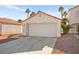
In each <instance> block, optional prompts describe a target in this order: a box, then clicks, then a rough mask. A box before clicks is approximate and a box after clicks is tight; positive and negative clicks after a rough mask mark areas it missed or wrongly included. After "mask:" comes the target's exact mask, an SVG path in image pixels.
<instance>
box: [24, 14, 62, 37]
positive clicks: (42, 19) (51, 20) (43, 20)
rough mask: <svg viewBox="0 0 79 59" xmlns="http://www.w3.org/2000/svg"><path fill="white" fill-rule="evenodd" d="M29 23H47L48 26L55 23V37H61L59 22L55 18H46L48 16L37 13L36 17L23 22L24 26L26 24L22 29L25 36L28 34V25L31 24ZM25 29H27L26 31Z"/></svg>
mask: <svg viewBox="0 0 79 59" xmlns="http://www.w3.org/2000/svg"><path fill="white" fill-rule="evenodd" d="M31 23H37V24H38V23H42V24H43V23H45V24H46V23H47V24H48V23H49V24H53V23H57V30H56V31H57V36H58V37H60V36H61V21H60V20H59V19H57V18H54V17H51V16H48V15H45V14H43V13H39V14H37V15H36V16H34V17H31V18H30V19H28V20H27V21H25V22H24V24H26V25H25V26H24V29H23V31H24V32H23V33H26V35H28V34H29V32H28V30H29V25H28V24H31ZM26 28H27V29H26Z"/></svg>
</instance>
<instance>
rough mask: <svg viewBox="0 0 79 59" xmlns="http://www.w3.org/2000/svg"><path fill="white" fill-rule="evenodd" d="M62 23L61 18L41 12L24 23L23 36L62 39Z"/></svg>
mask: <svg viewBox="0 0 79 59" xmlns="http://www.w3.org/2000/svg"><path fill="white" fill-rule="evenodd" d="M60 23H61V22H60V19H59V18H56V17H54V16H51V15H49V14H46V13H44V12H41V11H40V12H38V13H37V14H36V15H35V16H33V17H30V18H28V19H27V20H26V21H25V22H24V29H23V34H24V35H26V36H41V37H60V36H61V24H60Z"/></svg>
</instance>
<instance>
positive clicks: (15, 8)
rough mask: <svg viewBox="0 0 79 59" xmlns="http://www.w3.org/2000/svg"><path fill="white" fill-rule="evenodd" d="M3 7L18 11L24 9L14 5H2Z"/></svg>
mask: <svg viewBox="0 0 79 59" xmlns="http://www.w3.org/2000/svg"><path fill="white" fill-rule="evenodd" d="M4 7H6V8H8V9H14V10H18V11H25V9H21V8H19V7H17V6H15V5H4Z"/></svg>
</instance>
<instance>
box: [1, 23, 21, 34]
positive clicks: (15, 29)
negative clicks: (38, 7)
mask: <svg viewBox="0 0 79 59" xmlns="http://www.w3.org/2000/svg"><path fill="white" fill-rule="evenodd" d="M9 33H17V34H18V33H22V25H15V24H2V33H1V34H9Z"/></svg>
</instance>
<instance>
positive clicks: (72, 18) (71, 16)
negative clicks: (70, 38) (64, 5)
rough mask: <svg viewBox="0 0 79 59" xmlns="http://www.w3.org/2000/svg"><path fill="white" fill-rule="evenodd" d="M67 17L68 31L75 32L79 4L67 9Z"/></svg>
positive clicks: (78, 18) (78, 15) (77, 24)
mask: <svg viewBox="0 0 79 59" xmlns="http://www.w3.org/2000/svg"><path fill="white" fill-rule="evenodd" d="M67 18H68V20H69V24H70V25H71V29H70V31H69V32H70V33H77V32H78V26H79V6H76V7H73V8H71V9H70V10H69V11H68V15H67Z"/></svg>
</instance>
